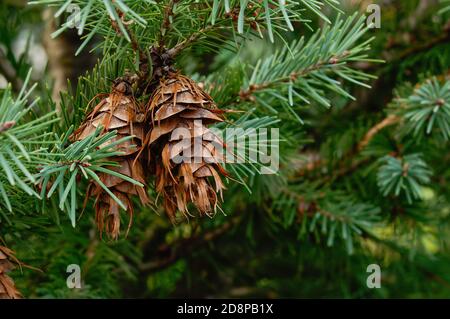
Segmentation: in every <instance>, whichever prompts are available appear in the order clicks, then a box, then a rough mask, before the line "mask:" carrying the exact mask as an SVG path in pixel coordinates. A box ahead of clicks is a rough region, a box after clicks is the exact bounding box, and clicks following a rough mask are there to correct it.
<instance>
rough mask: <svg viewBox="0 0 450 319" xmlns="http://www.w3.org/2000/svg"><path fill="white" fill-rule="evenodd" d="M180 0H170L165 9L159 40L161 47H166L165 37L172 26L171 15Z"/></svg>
mask: <svg viewBox="0 0 450 319" xmlns="http://www.w3.org/2000/svg"><path fill="white" fill-rule="evenodd" d="M178 1H179V0H170V1H169V3H168V4H167V6H166V8H165V10H164V17H163V21H162V23H161V28H160V36H159V42H158V43H159V47H160V48H162V47H164V43H165V41H164V37H165V35H166V34H167V30H169V28H170V17H172V16H173V8H174V6H175V4H176V3H177V2H178Z"/></svg>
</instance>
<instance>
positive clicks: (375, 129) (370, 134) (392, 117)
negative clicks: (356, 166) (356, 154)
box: [357, 115, 400, 151]
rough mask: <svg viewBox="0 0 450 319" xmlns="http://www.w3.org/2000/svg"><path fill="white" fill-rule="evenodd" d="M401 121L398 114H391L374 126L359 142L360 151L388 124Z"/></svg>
mask: <svg viewBox="0 0 450 319" xmlns="http://www.w3.org/2000/svg"><path fill="white" fill-rule="evenodd" d="M398 121H400V118H399V117H398V116H396V115H389V116H388V117H386V118H385V119H384V120H382V121H381V122H380V123H378V124H376V125H375V126H373V127H372V128H371V129H370V130H369V131H368V132H367V134H366V135H365V136H364V138H363V139H362V140H361V141H360V142H359V143H358V147H357V149H358V151H362V150H363V149H364V148H365V147H366V146H367V145H368V144H369V143H370V141H371V140H372V139H373V137H374V136H375V135H377V134H378V132H379V131H381V130H382V129H384V128H385V127H387V126H390V125H393V124H395V123H397V122H398Z"/></svg>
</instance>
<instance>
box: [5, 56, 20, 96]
mask: <svg viewBox="0 0 450 319" xmlns="http://www.w3.org/2000/svg"><path fill="white" fill-rule="evenodd" d="M0 73H1V74H2V75H3V76H4V77H5V79H6V80H7V81H8V82H10V83H11V85H12V88H13V90H14V92H20V91H21V90H22V87H23V81H22V79H20V78H19V77H18V75H17V72H16V70H15V69H14V67H13V66H12V65H11V63H10V62H9V61H8V58H7V57H6V54H5V52H3V49H2V48H0Z"/></svg>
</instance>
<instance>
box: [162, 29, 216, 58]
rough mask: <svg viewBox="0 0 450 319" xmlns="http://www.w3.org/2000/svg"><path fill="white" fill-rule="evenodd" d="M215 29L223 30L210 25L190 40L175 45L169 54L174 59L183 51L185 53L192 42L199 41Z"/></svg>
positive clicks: (190, 37) (193, 35) (191, 36)
mask: <svg viewBox="0 0 450 319" xmlns="http://www.w3.org/2000/svg"><path fill="white" fill-rule="evenodd" d="M214 28H216V29H217V28H221V27H220V26H213V25H209V26H207V27H205V28H203V29H200V30H198V31H197V32H195V33H193V34H191V35H190V36H189V37H188V38H186V39H185V40H183V41H182V42H180V43H178V44H177V45H175V46H174V47H173V48H171V49H170V50H168V51H167V54H168V55H169V56H170V57H171V58H173V57H175V56H176V55H178V54H179V53H180V52H181V51H183V50H184V49H186V48H187V47H188V46H189V45H190V44H191V43H192V42H195V41H197V39H198V38H200V37H201V36H202V35H203V34H205V33H206V32H208V31H210V30H212V29H214Z"/></svg>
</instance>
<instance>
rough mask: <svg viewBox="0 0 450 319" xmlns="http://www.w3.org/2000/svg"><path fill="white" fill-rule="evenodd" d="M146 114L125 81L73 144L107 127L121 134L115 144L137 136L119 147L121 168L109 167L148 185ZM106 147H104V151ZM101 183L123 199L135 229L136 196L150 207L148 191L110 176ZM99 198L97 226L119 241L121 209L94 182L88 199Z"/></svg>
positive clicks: (116, 159) (97, 109) (78, 132)
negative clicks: (144, 152) (144, 156)
mask: <svg viewBox="0 0 450 319" xmlns="http://www.w3.org/2000/svg"><path fill="white" fill-rule="evenodd" d="M144 118H145V115H144V112H143V110H142V108H141V106H140V105H139V104H138V103H137V102H136V101H135V99H134V98H133V95H132V89H131V84H130V83H129V82H128V81H127V80H124V79H118V80H116V81H115V82H114V84H113V88H112V91H111V93H110V94H109V95H107V96H106V97H104V98H103V99H102V100H101V101H100V103H99V104H97V106H95V108H94V109H93V110H92V112H91V113H90V114H88V116H87V117H86V119H85V121H84V122H83V123H82V125H81V126H80V127H79V128H78V129H77V130H76V131H75V132H74V134H73V135H72V140H74V141H80V140H83V139H85V138H86V137H88V136H89V135H91V134H93V133H94V132H95V131H96V129H97V128H98V127H99V126H101V127H103V132H102V134H106V133H107V132H110V131H114V130H117V136H116V137H115V138H114V139H113V140H111V142H109V143H112V142H114V141H117V140H120V139H122V138H124V137H127V136H131V135H133V136H135V137H134V138H133V139H132V140H128V141H126V142H123V143H121V144H119V145H118V146H117V150H118V151H121V152H123V153H124V155H120V156H115V157H114V158H110V160H111V161H114V162H117V164H118V165H119V166H117V167H115V166H111V167H107V168H108V169H110V170H113V171H116V172H118V173H120V174H123V175H126V176H128V177H131V178H133V179H134V180H136V181H138V182H140V183H142V184H145V177H144V170H143V168H142V161H141V159H140V157H139V154H141V149H142V145H143V140H144V135H145V133H144ZM104 146H106V145H102V146H101V147H104ZM99 178H100V180H101V181H102V182H103V183H104V184H105V185H106V187H108V188H109V189H110V191H111V192H112V193H113V194H114V195H116V196H117V198H119V199H120V201H121V202H122V203H123V204H124V205H125V206H126V207H127V213H128V214H129V216H130V223H129V225H128V229H129V227H130V226H131V222H132V217H133V205H132V201H131V199H132V196H133V195H138V196H139V199H140V201H141V203H142V204H143V205H147V204H149V203H150V199H149V198H148V195H147V192H146V189H145V188H144V187H140V186H137V185H134V184H132V183H130V182H128V181H125V180H123V179H121V178H119V177H115V176H112V175H109V174H106V173H100V174H99ZM89 197H94V198H95V214H96V222H97V226H98V229H99V231H100V233H102V232H103V231H105V232H106V233H107V234H108V235H110V236H111V237H112V238H117V237H118V236H119V233H120V219H121V218H120V209H121V208H120V206H119V204H118V203H117V202H116V201H115V200H114V199H113V198H112V197H111V196H110V195H108V193H106V192H105V191H104V189H103V188H102V187H101V186H100V185H99V184H98V183H96V182H91V184H90V186H89V190H88V193H87V198H89Z"/></svg>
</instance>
